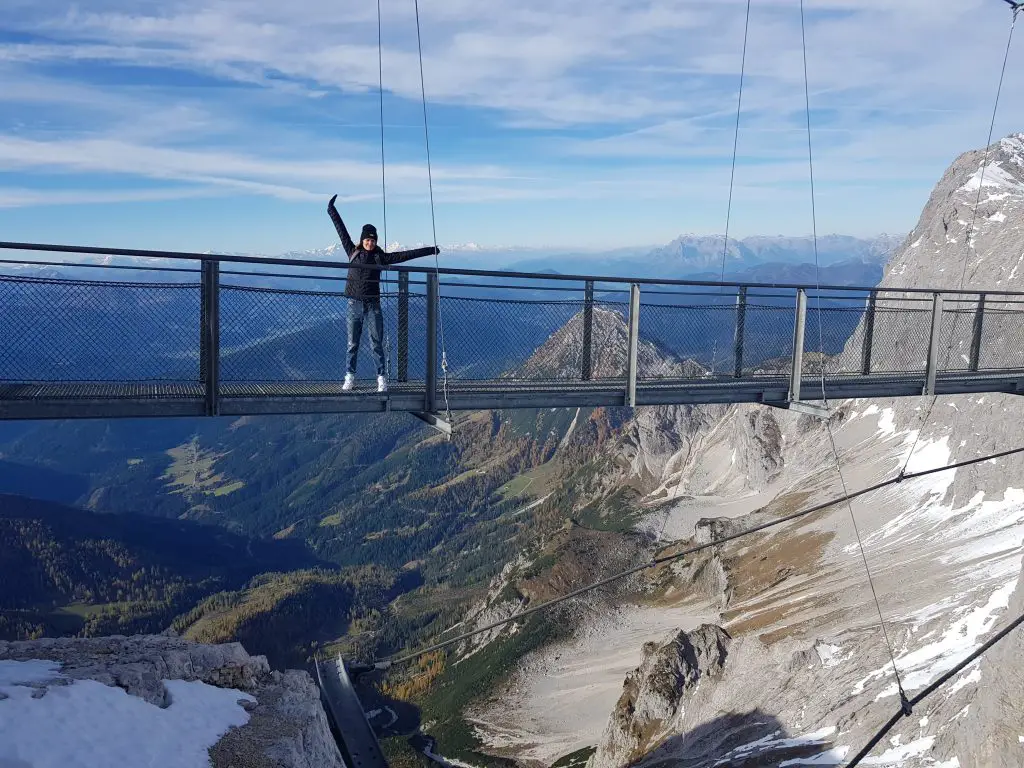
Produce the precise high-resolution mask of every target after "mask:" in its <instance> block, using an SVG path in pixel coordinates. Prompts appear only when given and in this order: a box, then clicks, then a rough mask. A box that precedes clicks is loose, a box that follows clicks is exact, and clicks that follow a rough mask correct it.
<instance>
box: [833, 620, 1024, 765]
mask: <svg viewBox="0 0 1024 768" xmlns="http://www.w3.org/2000/svg"><path fill="white" fill-rule="evenodd" d="M1021 624H1024V613H1022V614H1020V615H1019V616H1017V618H1015V619H1014V620H1013V621H1011V622H1010V623H1009V624H1007V625H1006V626H1005V627H1003V628H1002V629H1001V630H999V631H998V632H997V633H996V634H995V635H993V636H992V637H990V638H989V639H988V640H987V641H985V643H983V644H982V645H981V647H979V648H978V649H977V650H976V651H974V653H972V654H971V655H970V656H968V657H967V658H966V659H964V660H963V661H961V662H960V663H959V664H957V665H956V666H955V667H953V668H952V669H951V670H949V671H948V672H946V673H945V674H944V675H942V676H941V677H939V678H938V679H937V680H935V682H933V683H932V684H931V685H929V686H928V687H927V688H925V689H924V690H923V691H921V692H920V693H919V694H917V696H915V697H914V698H912V699H910V701H909V702H908V704H909V705H910V709H911V710H913V708H914V707H916V706H917V705H918V704H920V703H921V702H922V701H924V700H925V699H926V698H928V697H929V696H931V695H932V694H933V693H935V691H937V690H938V689H939V688H941V687H942V686H943V685H945V684H946V683H948V682H949V681H950V680H952V679H953V678H954V677H956V676H957V675H958V674H960V673H961V672H962V671H963V670H965V669H966V668H967V667H969V666H970V665H971V664H973V663H974V662H975V661H977V660H978V659H980V658H981V657H982V656H984V655H985V654H986V653H987V652H988V651H989V649H991V648H992V646H994V645H995V644H996V643H998V642H999V641H1000V640H1002V639H1003V638H1004V637H1006V636H1007V635H1008V634H1010V633H1011V632H1012V631H1013V630H1015V629H1016V628H1017V627H1019V626H1020V625H1021ZM911 714H913V712H912V711H911V712H907V710H906V709H904V708H902V707H901V708H900V710H899V711H898V712H897V713H896V714H894V715H893V716H892V717H891V718H889V721H888V722H887V723H886V724H885V725H883V726H882V727H881V728H880V729H879V730H878V731H877V732H876V733H875V735H874V736H872V737H871V739H870V740H869V741H868V743H867V744H865V745H864V747H863V749H861V751H860V752H858V753H857V754H856V755H854V756H853V758H852V759H851V760H850V762H848V763H847V764H846V768H853V767H854V766H856V765H859V764H860V762H861V760H863V759H864V758H865V757H867V756H868V755H869V754H870V753H871V750H872V749H874V748H875V747H876V746H877V745H878V742H880V741H881V740H882V739H884V738H885V736H886V734H888V733H889V731H891V730H892V729H893V728H894V727H895V726H896V724H897V723H898V722H899V721H900V720H902V719H903V718H904V717H909V716H910V715H911Z"/></svg>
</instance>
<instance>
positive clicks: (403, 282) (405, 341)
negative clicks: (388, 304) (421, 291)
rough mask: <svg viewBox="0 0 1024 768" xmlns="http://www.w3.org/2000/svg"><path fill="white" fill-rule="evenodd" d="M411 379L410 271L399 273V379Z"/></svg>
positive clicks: (402, 380)
mask: <svg viewBox="0 0 1024 768" xmlns="http://www.w3.org/2000/svg"><path fill="white" fill-rule="evenodd" d="M408 380H409V273H408V272H399V273H398V381H399V382H403V383H404V382H406V381H408Z"/></svg>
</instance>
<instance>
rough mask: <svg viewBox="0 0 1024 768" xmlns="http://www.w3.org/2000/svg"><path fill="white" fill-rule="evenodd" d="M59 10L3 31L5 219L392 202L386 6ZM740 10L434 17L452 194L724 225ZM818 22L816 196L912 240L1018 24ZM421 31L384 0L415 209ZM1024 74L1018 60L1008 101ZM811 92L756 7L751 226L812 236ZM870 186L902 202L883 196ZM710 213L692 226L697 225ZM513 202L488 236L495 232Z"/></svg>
mask: <svg viewBox="0 0 1024 768" xmlns="http://www.w3.org/2000/svg"><path fill="white" fill-rule="evenodd" d="M48 5H49V4H41V3H30V2H26V1H25V0H9V7H10V11H11V12H10V13H8V14H6V17H7V19H9V20H10V21H8V22H7V24H8V29H7V32H6V33H4V32H0V173H5V174H7V175H8V177H9V178H8V182H10V186H8V187H7V188H6V191H5V192H2V193H0V194H2V197H0V205H3V206H8V207H10V206H18V205H22V206H32V205H37V204H40V202H41V201H42V200H44V199H48V200H51V201H52V200H54V199H57V200H61V199H67V200H69V201H70V200H72V199H75V198H76V197H77V196H78V194H79V193H78V192H70V193H61V194H60V195H57V196H56V198H54V197H53V196H50V197H47V193H45V192H42V191H38V190H35V187H36V186H39V184H37V182H38V181H39V180H40V179H47V180H52V179H56V178H64V179H66V183H67V186H68V187H71V188H74V189H77V190H83V189H86V188H88V187H90V186H91V185H95V186H96V189H95V190H94V193H93V195H92V199H93V200H94V202H97V203H103V204H109V205H112V206H113V205H116V204H117V203H118V202H119V201H122V200H133V199H135V200H137V199H147V200H151V201H157V200H172V199H175V198H176V197H178V198H181V199H191V198H194V197H197V196H217V195H220V194H245V195H255V196H260V197H266V198H269V199H276V200H282V201H297V202H302V201H312V200H319V199H321V198H322V197H323V196H324V195H325V194H327V193H333V192H334V191H340V192H341V193H342V194H343V195H344V196H345V197H347V198H348V199H349V200H350V201H351V202H353V203H357V202H359V201H367V202H369V201H372V200H376V199H377V198H378V196H379V193H378V186H379V180H380V173H381V170H380V166H379V155H378V153H379V152H380V136H379V134H378V133H377V129H378V127H377V118H378V112H377V109H378V107H377V105H376V101H375V99H376V92H377V87H378V61H377V19H376V5H375V4H372V3H364V2H358V1H357V0H344V1H343V2H339V3H335V4H333V5H331V6H330V7H329V9H328V8H326V7H325V6H324V5H323V3H322V2H320V1H319V0H291V2H289V3H283V4H282V3H278V2H272V1H271V0H164V1H163V2H152V1H151V0H132V2H128V0H89V2H87V3H85V4H80V5H76V6H72V7H71V9H70V10H66V9H64V8H54V7H53V6H52V5H49V7H47V6H48ZM745 6H746V3H745V0H716V2H698V1H697V0H645V1H644V2H639V3H638V2H636V0H560V2H558V3H551V2H550V0H519V2H517V3H515V4H506V7H502V8H496V7H495V6H494V5H493V4H487V3H479V2H476V1H471V0H431V1H430V2H427V3H421V12H422V19H421V20H422V24H423V29H422V31H423V43H424V68H425V82H426V90H427V96H428V99H429V112H430V116H431V128H432V143H433V147H432V149H433V150H434V160H435V165H434V168H433V171H434V181H435V182H436V184H437V190H436V191H437V195H438V200H439V201H441V202H444V203H448V204H453V205H467V206H469V205H472V206H476V210H481V208H480V206H483V205H485V204H487V203H492V204H494V205H495V206H497V205H500V204H509V205H512V204H515V203H523V204H525V203H526V202H528V201H531V200H532V201H538V202H542V201H551V200H556V201H562V203H564V204H565V206H566V214H565V215H567V216H570V217H571V216H576V217H577V218H576V219H575V224H573V225H572V226H576V227H579V228H580V229H585V228H587V227H588V226H589V225H588V223H587V221H586V219H585V218H583V217H581V214H579V213H578V212H576V211H577V209H578V206H577V209H574V208H573V205H572V204H578V205H585V204H587V203H590V202H593V201H595V200H603V201H607V202H610V203H615V202H619V203H621V206H622V209H623V211H628V210H631V208H630V207H631V206H633V207H635V206H636V205H638V204H640V201H648V202H649V201H657V200H667V199H672V200H675V201H676V202H677V203H679V205H678V206H677V210H680V211H682V213H681V214H680V216H681V217H682V220H681V221H671V222H666V223H665V233H666V234H671V232H672V231H673V230H676V231H678V229H682V228H686V229H700V228H709V227H710V228H713V227H714V225H713V224H712V223H711V222H710V221H709V220H708V217H707V212H708V210H709V206H710V205H711V202H710V200H714V201H717V200H718V198H719V197H721V198H723V199H724V197H725V192H726V190H725V186H726V185H727V183H728V163H729V162H730V160H731V152H732V141H733V133H732V132H733V127H734V120H735V106H736V88H737V85H738V75H739V64H740V47H741V42H742V34H743V14H744V10H745ZM806 7H807V11H808V16H807V22H808V26H807V41H808V63H809V79H810V100H811V106H812V109H813V112H812V123H813V128H814V133H813V140H814V148H815V153H816V157H815V160H816V164H817V167H816V172H817V173H818V177H819V180H820V181H821V182H822V188H821V193H822V195H823V196H824V197H825V199H830V198H831V199H836V200H838V199H839V196H840V195H842V196H844V197H843V200H844V210H845V211H846V212H845V213H842V212H838V213H835V214H834V215H833V220H835V221H842V220H843V216H844V215H845V216H847V217H848V218H849V220H850V221H851V222H852V221H853V220H854V219H856V221H857V224H858V226H862V225H863V220H864V219H865V218H868V219H871V218H876V219H878V220H879V222H885V223H884V226H886V227H888V228H891V227H892V224H893V222H894V221H895V219H896V216H897V212H896V211H894V208H893V199H894V198H893V195H894V194H895V192H894V187H893V185H898V186H901V187H902V188H904V189H905V190H906V193H905V202H904V203H903V208H902V209H901V211H900V212H899V216H901V217H902V219H901V220H902V221H903V222H904V225H903V228H905V229H909V228H910V227H911V226H912V225H913V217H914V216H915V215H916V209H917V207H918V206H919V205H920V203H921V202H922V200H921V197H922V195H923V194H924V192H925V191H926V190H927V189H928V188H929V187H930V186H931V184H932V183H934V181H935V179H936V178H937V176H938V175H939V174H940V173H941V171H942V169H943V167H944V166H945V165H946V164H947V163H948V162H949V161H950V160H951V159H952V158H953V157H954V156H955V155H956V154H958V153H959V152H960V151H964V150H966V149H969V148H972V147H975V146H978V145H980V143H981V141H982V140H983V138H984V135H985V132H986V130H987V124H988V118H989V115H990V110H991V105H992V98H993V96H994V88H995V78H996V75H997V74H998V66H999V64H1000V63H1001V58H1002V51H1003V48H1002V47H1003V45H1004V43H1005V34H1006V28H1007V24H1008V21H1009V18H1008V13H1007V12H1005V9H1004V8H1002V7H1001V4H1000V3H998V2H996V0H967V1H966V2H963V1H961V0H905V1H904V2H900V3H892V2H887V1H883V0H808V1H807V4H806ZM412 14H413V6H412V3H410V2H405V0H402V1H401V2H400V1H399V0H383V34H384V41H383V43H384V48H383V80H384V87H385V90H386V91H387V102H386V117H385V121H386V123H387V136H386V153H387V157H388V164H387V167H386V173H387V181H388V184H389V194H394V195H395V196H396V198H397V199H399V200H400V199H402V198H403V196H404V197H405V198H407V199H409V200H414V199H422V197H423V195H424V194H425V191H426V168H425V166H424V164H423V144H422V141H423V135H422V131H421V127H420V124H419V120H420V119H421V117H422V113H421V112H420V104H419V98H420V71H419V59H418V56H417V47H416V28H415V20H414V18H413V15H412ZM939 54H941V55H939ZM1020 62H1021V54H1020V52H1019V49H1018V51H1017V52H1015V54H1014V57H1013V59H1012V61H1011V66H1010V75H1009V76H1008V77H1009V79H1008V89H1010V88H1012V87H1013V86H1012V85H1010V81H1011V80H1012V79H1013V78H1014V77H1015V75H1014V73H1015V72H1016V71H1019V70H1020ZM803 76H804V70H803V56H802V48H801V29H800V16H799V6H798V3H797V2H796V0H758V1H757V2H755V3H754V4H753V9H752V17H751V31H750V45H749V49H748V54H747V80H746V83H745V92H744V102H743V107H744V109H743V112H742V114H741V120H740V126H741V133H740V140H739V161H740V169H739V172H738V175H737V183H738V184H739V185H740V190H739V194H738V195H737V198H736V199H737V204H739V205H743V204H744V203H753V202H754V201H764V200H767V201H769V202H773V203H774V204H775V207H770V206H769V207H761V208H760V209H759V212H758V213H756V214H754V215H753V216H751V221H752V224H751V226H765V224H766V222H767V221H769V219H767V217H768V216H769V215H771V216H780V217H782V218H781V220H780V221H776V219H774V218H773V219H770V221H771V223H772V224H773V225H775V224H778V226H779V227H780V228H794V227H796V226H797V224H796V221H797V219H796V218H795V215H794V214H787V213H786V211H787V208H788V209H792V208H793V207H794V206H793V201H795V200H798V199H800V200H802V199H803V195H804V194H805V190H803V189H801V188H800V184H801V183H804V182H806V178H807V157H806V143H807V142H806V134H805V133H804V131H805V122H804V121H805V116H804V112H803V109H804V91H803ZM1022 124H1024V103H1021V102H1020V101H1019V100H1017V99H1004V102H1003V105H1002V110H1001V113H1000V119H999V121H998V123H997V134H1000V133H1008V132H1009V131H1011V130H1019V129H1020V127H1021V125H1022ZM872 182H876V183H877V184H881V185H888V188H887V189H886V190H885V191H884V194H882V193H875V192H872V191H870V184H871V183H872ZM49 184H50V182H48V185H49ZM118 184H122V185H123V186H126V187H128V186H130V187H131V188H126V189H123V190H119V189H116V188H114V187H117V185H118ZM147 185H148V186H147ZM691 203H692V205H690V204H691ZM714 204H715V205H718V204H719V203H717V202H715V203H714ZM698 209H699V210H700V211H701V213H700V216H701V218H700V219H699V220H697V219H694V218H692V217H691V218H687V215H688V214H687V213H686V212H687V211H691V210H698ZM497 210H498V209H497V208H494V209H492V211H491V213H489V214H488V215H487V216H482V217H479V218H480V220H481V221H483V220H485V219H486V220H487V221H489V222H490V223H489V224H488V225H487V226H488V227H490V228H492V229H493V228H495V227H500V226H503V225H501V224H500V223H499V224H495V223H494V222H495V221H499V222H500V220H501V218H502V217H501V216H500V214H499V213H497ZM769 210H770V211H771V213H770V214H769V213H767V212H766V211H769ZM696 215H697V214H694V216H696ZM800 215H801V216H802V215H803V214H800ZM825 215H826V216H828V215H829V214H828V212H827V211H826V213H825ZM787 216H788V218H787ZM509 226H511V225H509ZM719 226H720V224H719ZM879 228H881V226H880V227H879ZM472 236H473V237H476V238H480V237H481V235H480V234H479V233H477V234H474V235H472ZM498 237H507V235H506V236H503V235H500V234H499V235H498Z"/></svg>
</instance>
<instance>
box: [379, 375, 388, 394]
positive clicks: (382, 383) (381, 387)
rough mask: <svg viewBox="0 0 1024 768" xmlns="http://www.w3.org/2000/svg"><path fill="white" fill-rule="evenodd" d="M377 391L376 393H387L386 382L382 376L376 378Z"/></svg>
mask: <svg viewBox="0 0 1024 768" xmlns="http://www.w3.org/2000/svg"><path fill="white" fill-rule="evenodd" d="M377 391H378V392H387V391H388V380H387V379H385V378H384V377H383V376H378V377H377Z"/></svg>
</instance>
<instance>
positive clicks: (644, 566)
mask: <svg viewBox="0 0 1024 768" xmlns="http://www.w3.org/2000/svg"><path fill="white" fill-rule="evenodd" d="M1017 454H1024V447H1020V448H1010V449H1008V450H1005V451H1000V452H998V453H992V454H987V455H985V456H978V457H976V458H973V459H965V460H964V461H959V462H957V463H955V464H948V465H945V466H942V467H932V468H931V469H925V470H921V471H919V472H911V473H907V474H899V475H896V476H895V477H892V478H890V479H888V480H883V481H881V482H878V483H875V484H874V485H870V486H868V487H866V488H861V489H860V490H857V491H852V492H850V493H846V494H844V495H843V496H839V497H837V498H834V499H830V500H829V501H825V502H822V503H820V504H815V505H814V506H811V507H807V508H806V509H802V510H799V511H797V512H794V513H792V514H789V515H785V516H783V517H779V518H776V519H774V520H769V521H768V522H766V523H761V524H759V525H755V526H752V527H750V528H747V529H745V530H742V531H739V532H737V533H733V534H730V535H728V536H723V537H722V538H720V539H716V540H715V541H711V542H708V543H706V544H697V545H695V546H692V547H689V548H687V549H684V550H681V551H679V552H676V553H674V554H671V555H663V556H661V557H654V558H652V559H651V560H649V561H647V562H645V563H641V564H640V565H636V566H633V567H632V568H627V569H626V570H624V571H620V572H618V573H615V574H612V575H611V576H608V577H607V578H604V579H601V580H600V581H596V582H594V583H592V584H587V585H585V586H582V587H580V588H579V589H574V590H572V591H571V592H568V593H566V594H564V595H561V596H559V597H556V598H552V599H551V600H548V601H547V602H544V603H539V604H537V605H535V606H533V607H532V608H527V609H526V610H523V611H520V612H519V613H516V614H514V615H512V616H509V617H508V618H506V619H501V620H499V621H495V622H492V623H490V624H487V625H485V626H483V627H477V628H476V629H474V630H471V631H469V632H463V633H462V634H460V635H456V636H454V637H451V638H449V639H447V640H444V641H441V642H438V643H434V644H433V645H430V646H427V647H426V648H422V649H420V650H418V651H413V652H411V653H406V654H394V655H392V656H390V657H385V658H383V659H377V660H375V661H373V662H372V663H371V665H370V667H369V668H376V669H389V668H390V667H392V666H393V665H395V664H403V663H405V662H408V661H413V660H414V659H417V658H419V657H420V656H422V655H423V654H425V653H432V652H433V651H439V650H442V649H444V648H447V647H449V646H451V645H454V644H456V643H460V642H462V641H463V640H467V639H469V638H471V637H475V636H476V635H480V634H483V633H484V632H490V631H491V630H492V629H497V628H498V627H502V626H504V625H506V624H510V623H512V622H514V621H518V620H520V619H523V618H525V617H527V616H531V615H533V614H535V613H539V612H540V611H544V610H547V609H548V608H552V607H554V606H556V605H558V604H560V603H564V602H566V601H567V600H571V599H573V598H574V597H579V596H580V595H583V594H586V593H587V592H591V591H593V590H595V589H599V588H601V587H604V586H607V585H609V584H613V583H614V582H616V581H620V580H622V579H624V578H626V577H628V576H632V575H633V574H635V573H639V572H641V571H645V570H648V569H650V568H655V567H657V566H659V565H664V564H666V563H672V562H676V561H677V560H682V559H683V558H684V557H687V556H689V555H693V554H696V553H698V552H702V551H703V550H705V549H711V548H712V547H718V546H721V545H722V544H727V543H729V542H730V541H735V540H737V539H741V538H744V537H746V536H750V535H752V534H755V533H760V532H761V531H766V530H768V529H770V528H775V527H777V526H779V525H783V524H784V523H788V522H792V521H793V520H799V519H800V518H803V517H807V516H808V515H811V514H814V513H815V512H821V511H822V510H825V509H828V508H829V507H834V506H835V505H837V504H842V503H844V502H846V501H849V500H852V499H856V498H859V497H861V496H864V495H866V494H868V493H873V492H874V491H878V490H881V489H882V488H887V487H889V486H890V485H896V484H898V483H902V482H903V481H904V480H913V479H915V478H919V477H927V476H928V475H934V474H937V473H939V472H949V471H951V470H954V469H960V468H962V467H968V466H972V465H974V464H982V463H984V462H986V461H993V460H995V459H1001V458H1005V457H1007V456H1014V455H1017ZM452 629H454V627H451V628H449V629H447V630H445V631H443V632H441V634H446V633H447V632H450V631H451V630H452ZM357 666H362V665H357Z"/></svg>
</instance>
